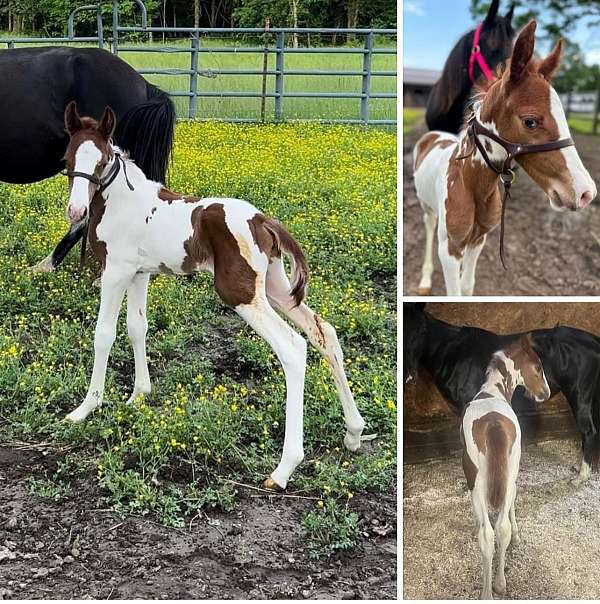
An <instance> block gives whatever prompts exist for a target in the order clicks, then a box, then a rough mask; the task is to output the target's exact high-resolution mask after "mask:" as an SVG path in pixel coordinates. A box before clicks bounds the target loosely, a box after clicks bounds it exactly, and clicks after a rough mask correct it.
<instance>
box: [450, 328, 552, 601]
mask: <svg viewBox="0 0 600 604" xmlns="http://www.w3.org/2000/svg"><path fill="white" fill-rule="evenodd" d="M517 386H525V388H526V390H527V391H528V392H529V394H530V395H531V396H532V397H533V398H535V400H536V401H538V402H542V401H545V400H546V399H548V398H550V387H549V386H548V382H547V380H546V376H545V375H544V369H543V367H542V363H541V362H540V359H539V357H538V355H537V353H536V352H535V350H534V349H533V344H532V341H531V335H530V334H527V335H525V336H522V337H521V338H520V339H519V340H517V341H516V342H513V343H512V344H511V345H510V346H508V347H507V348H505V349H504V350H501V351H499V352H497V353H495V354H494V356H493V357H492V361H491V363H490V365H489V367H488V370H487V374H486V380H485V383H484V384H483V386H482V387H481V390H480V391H479V392H478V393H477V394H476V395H475V398H474V399H473V400H472V401H471V402H470V403H469V404H468V405H467V407H466V408H465V412H464V415H463V419H462V424H461V429H460V435H461V440H462V442H463V469H464V472H465V476H466V478H467V485H468V487H469V489H470V491H471V499H472V501H473V510H474V512H475V517H476V518H477V525H478V527H479V547H480V548H481V557H482V563H483V587H482V590H481V599H482V600H491V599H492V558H493V556H494V530H492V525H491V524H490V519H489V515H488V514H489V511H490V510H494V511H497V512H498V517H497V519H496V525H495V533H496V538H497V539H498V543H499V546H500V556H499V560H498V568H497V571H496V578H495V580H494V591H496V592H497V593H499V594H504V593H505V591H506V579H505V577H504V564H505V555H506V549H507V547H508V544H509V543H510V541H511V536H512V540H513V542H514V543H517V542H518V539H519V536H518V529H517V522H516V520H515V497H516V494H517V485H516V481H517V474H518V473H519V461H520V459H521V429H520V427H519V420H518V419H517V416H516V415H515V412H514V411H513V409H512V407H511V399H512V396H513V393H514V391H515V388H516V387H517Z"/></svg>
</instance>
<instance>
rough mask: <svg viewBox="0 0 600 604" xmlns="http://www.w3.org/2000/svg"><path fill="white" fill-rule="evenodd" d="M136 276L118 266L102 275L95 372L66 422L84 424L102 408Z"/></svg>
mask: <svg viewBox="0 0 600 604" xmlns="http://www.w3.org/2000/svg"><path fill="white" fill-rule="evenodd" d="M133 276H134V273H132V272H131V271H129V270H124V268H123V267H119V266H111V265H108V264H107V266H106V269H105V270H104V273H102V293H101V298H100V312H99V313H98V321H97V323H96V333H95V336H94V369H93V371H92V379H91V380H90V386H89V388H88V393H87V395H86V397H85V399H84V401H83V403H81V405H79V407H77V409H75V410H74V411H71V413H69V415H67V418H68V419H70V420H71V421H73V422H80V421H83V420H84V419H85V418H86V417H87V416H88V415H89V414H90V413H91V412H92V411H93V410H94V409H95V408H96V407H100V406H101V405H102V397H103V396H104V381H105V377H106V365H107V363H108V355H109V353H110V349H111V348H112V345H113V342H114V341H115V336H116V333H117V319H118V318H119V308H120V307H121V302H122V301H123V296H124V295H125V289H126V288H127V287H128V286H129V284H130V282H131V279H132V278H133Z"/></svg>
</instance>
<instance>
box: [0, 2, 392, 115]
mask: <svg viewBox="0 0 600 604" xmlns="http://www.w3.org/2000/svg"><path fill="white" fill-rule="evenodd" d="M134 1H135V2H136V4H137V5H138V7H139V9H140V11H141V22H142V24H141V26H133V27H124V26H122V25H120V22H119V0H113V2H112V36H111V37H110V38H109V39H108V40H107V39H106V38H105V35H104V27H103V23H102V14H101V11H100V5H99V4H92V5H85V6H80V7H78V8H76V9H75V10H74V11H73V12H72V13H71V14H70V15H69V20H68V29H67V31H68V35H67V37H66V38H0V44H7V46H8V48H15V46H16V45H17V44H35V43H71V42H85V43H96V44H98V46H99V47H100V48H103V47H104V46H105V45H106V44H107V43H109V44H110V49H111V51H112V52H113V53H114V54H120V53H128V52H136V53H187V54H189V55H190V66H189V69H182V68H167V69H158V68H156V69H154V68H149V69H138V70H137V71H138V72H139V73H140V74H142V75H161V76H182V75H185V76H189V87H188V90H174V91H172V90H171V91H167V92H168V93H169V94H170V95H171V96H172V97H186V98H188V117H189V118H191V119H195V118H197V113H198V98H199V97H204V98H209V97H219V98H256V99H260V100H261V108H262V111H261V118H260V119H256V118H239V117H233V118H226V120H225V121H229V122H261V121H267V120H268V118H267V116H266V112H265V111H264V107H265V102H266V99H274V114H273V119H274V120H275V121H277V122H281V121H285V119H286V118H285V106H284V101H285V99H286V98H288V99H291V98H329V99H356V101H357V102H358V101H360V109H359V117H358V118H357V119H339V118H331V119H327V118H313V119H312V120H308V121H324V122H328V123H345V124H363V125H394V124H397V119H373V118H372V117H370V113H371V111H370V110H371V107H372V101H373V100H377V99H396V98H397V93H396V92H378V91H374V90H373V89H372V78H373V77H386V78H388V77H389V78H396V77H397V70H396V69H394V70H374V69H373V68H372V64H373V57H374V56H377V55H396V54H397V49H396V48H395V47H394V48H390V47H379V48H378V47H377V46H376V40H377V38H376V36H387V37H396V36H397V30H396V29H360V28H356V29H348V28H346V29H338V28H289V27H284V28H194V27H148V26H147V25H148V17H147V10H146V7H145V5H144V3H143V2H142V0H134ZM82 11H95V12H96V21H97V32H98V35H97V36H89V37H82V36H76V35H75V27H74V22H75V16H76V15H77V13H80V12H82ZM131 33H139V34H150V35H154V34H181V33H185V34H188V35H189V37H190V44H189V47H185V46H141V45H140V46H126V45H121V41H122V38H123V36H126V35H127V34H131ZM203 34H223V35H232V34H252V35H255V36H263V37H264V38H265V40H266V39H267V37H268V38H271V39H272V40H273V41H272V42H271V43H268V42H266V41H265V44H264V45H262V46H239V47H230V46H220V47H219V46H206V45H202V44H201V38H200V36H201V35H203ZM315 34H317V35H322V34H327V35H334V34H337V35H353V36H355V37H359V38H362V40H363V43H362V45H361V47H356V48H355V47H330V46H312V47H311V46H308V47H299V48H293V47H290V46H286V40H287V39H289V37H290V36H293V35H315ZM204 53H211V54H219V53H223V54H224V53H238V54H241V53H253V54H256V55H262V56H263V57H265V60H264V63H263V69H203V68H202V60H201V57H202V55H203V54H204ZM298 53H302V54H343V55H362V69H360V70H356V69H355V70H331V69H327V70H310V69H309V70H304V69H286V67H285V58H286V55H287V56H289V55H291V54H298ZM270 55H275V69H269V68H268V67H267V64H268V57H269V56H270ZM220 75H228V76H231V75H237V76H262V89H261V90H257V91H256V92H247V91H233V90H232V91H228V90H224V91H209V90H202V88H201V86H200V85H199V78H200V77H209V78H214V77H218V76H220ZM269 76H274V87H273V89H272V90H267V86H266V82H267V78H268V77H269ZM294 76H319V77H327V76H355V77H359V78H360V82H361V86H360V90H359V89H357V90H356V92H308V91H305V92H303V91H286V90H285V82H286V78H288V79H289V78H291V77H294Z"/></svg>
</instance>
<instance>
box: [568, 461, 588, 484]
mask: <svg viewBox="0 0 600 604" xmlns="http://www.w3.org/2000/svg"><path fill="white" fill-rule="evenodd" d="M591 473H592V469H591V468H590V465H589V464H588V463H587V462H586V461H585V459H583V458H581V468H580V469H579V474H578V475H577V476H576V477H575V478H573V480H572V481H571V482H572V484H574V485H580V484H583V483H584V482H587V481H588V480H589V477H590V474H591Z"/></svg>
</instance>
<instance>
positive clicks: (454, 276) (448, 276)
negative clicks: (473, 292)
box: [438, 231, 462, 296]
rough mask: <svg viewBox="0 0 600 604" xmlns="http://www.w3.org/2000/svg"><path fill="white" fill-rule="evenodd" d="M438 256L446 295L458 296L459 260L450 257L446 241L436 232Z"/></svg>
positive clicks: (459, 293) (459, 291)
mask: <svg viewBox="0 0 600 604" xmlns="http://www.w3.org/2000/svg"><path fill="white" fill-rule="evenodd" d="M438 256H439V258H440V262H441V263H442V270H443V271H444V281H445V283H446V295H448V296H460V295H461V289H460V269H461V263H462V262H461V260H460V259H458V258H456V257H455V256H452V255H450V251H449V249H448V239H447V238H445V237H444V238H442V237H440V236H439V231H438Z"/></svg>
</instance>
